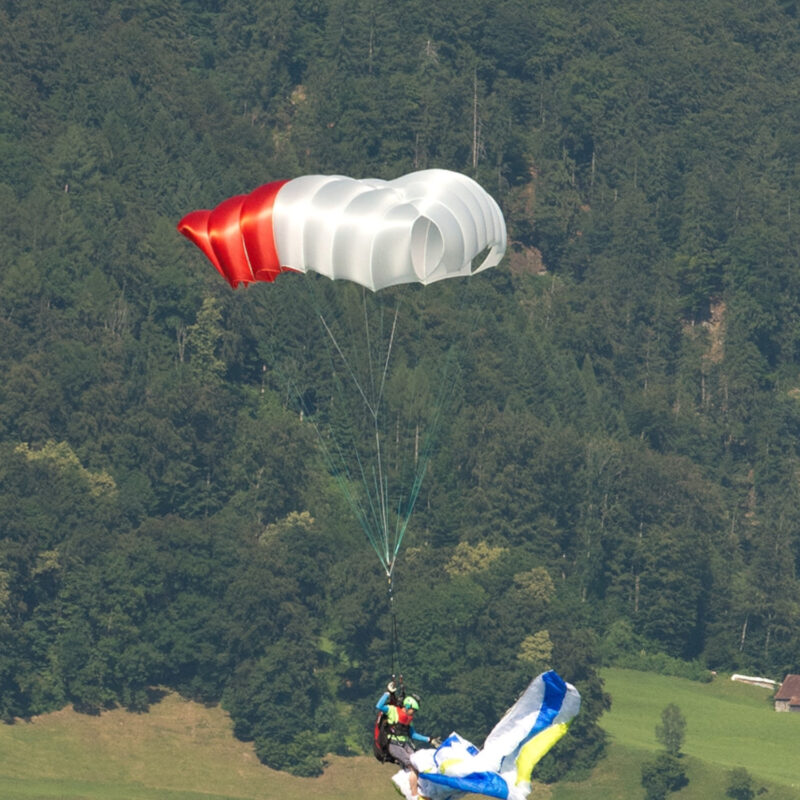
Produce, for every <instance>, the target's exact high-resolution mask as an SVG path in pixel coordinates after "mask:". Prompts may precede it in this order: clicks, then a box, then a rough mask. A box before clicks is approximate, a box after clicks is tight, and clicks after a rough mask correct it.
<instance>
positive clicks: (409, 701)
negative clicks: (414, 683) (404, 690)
mask: <svg viewBox="0 0 800 800" xmlns="http://www.w3.org/2000/svg"><path fill="white" fill-rule="evenodd" d="M403 708H413V709H414V711H419V703H418V702H417V699H416V697H411V696H409V697H406V699H405V700H403Z"/></svg>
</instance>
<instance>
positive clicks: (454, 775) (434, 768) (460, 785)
mask: <svg viewBox="0 0 800 800" xmlns="http://www.w3.org/2000/svg"><path fill="white" fill-rule="evenodd" d="M580 704H581V697H580V694H579V693H578V690H577V689H576V688H575V687H574V686H572V685H571V684H569V683H566V682H565V681H564V680H563V679H562V678H561V677H560V676H559V675H558V674H557V673H556V672H554V671H552V670H550V671H549V672H545V673H543V674H541V675H539V676H538V677H536V678H534V679H533V681H531V683H530V685H529V686H528V688H527V689H526V690H525V691H524V692H523V694H522V696H521V697H520V698H519V700H517V702H516V703H515V704H514V705H513V706H512V707H511V708H510V709H509V710H508V711H507V712H506V714H505V716H504V717H503V718H502V719H501V720H500V722H498V723H497V725H495V727H494V729H493V730H492V732H491V733H490V734H489V735H488V736H487V737H486V741H485V742H484V744H483V748H482V749H481V750H478V748H476V747H475V746H474V745H472V744H470V743H469V742H468V741H467V740H466V739H464V738H462V737H461V736H459V735H458V734H457V733H452V734H451V735H450V736H448V737H447V739H446V740H445V741H444V742H442V744H441V745H440V746H439V747H438V748H437V749H436V750H431V749H428V750H419V751H417V752H416V753H415V754H414V755H413V756H412V760H413V762H414V765H415V766H416V767H417V769H418V770H419V792H420V794H421V795H423V796H424V797H426V798H429V799H430V800H453V799H454V798H458V797H461V796H463V795H464V794H466V793H471V794H483V795H487V796H489V797H499V798H508V800H524V799H525V798H527V797H528V795H529V794H530V790H531V773H532V771H533V768H534V766H536V764H537V763H538V762H539V760H540V759H541V758H542V757H543V756H544V755H545V754H546V753H547V752H548V751H549V750H550V748H551V747H552V746H553V745H554V744H555V743H556V742H557V741H558V740H559V739H560V738H561V737H562V736H563V735H564V734H565V733H566V732H567V729H568V728H569V725H570V722H571V721H572V719H573V718H574V717H575V715H576V714H577V713H578V711H579V710H580ZM392 780H393V781H394V782H395V785H396V786H397V788H398V789H399V790H400V792H401V793H403V794H405V795H406V797H410V796H411V795H410V793H409V789H408V775H407V773H404V772H402V771H401V772H399V773H397V774H396V775H395V776H394V777H393V779H392Z"/></svg>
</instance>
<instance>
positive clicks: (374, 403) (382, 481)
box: [317, 294, 407, 575]
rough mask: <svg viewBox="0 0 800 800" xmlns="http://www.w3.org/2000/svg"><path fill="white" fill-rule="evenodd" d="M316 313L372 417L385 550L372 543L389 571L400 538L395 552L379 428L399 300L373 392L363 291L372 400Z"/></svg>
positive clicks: (370, 535)
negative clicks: (377, 383) (376, 385)
mask: <svg viewBox="0 0 800 800" xmlns="http://www.w3.org/2000/svg"><path fill="white" fill-rule="evenodd" d="M317 313H318V316H319V318H320V321H321V323H322V326H323V328H324V329H325V332H326V333H327V334H328V337H329V338H330V340H331V342H332V343H333V346H334V348H335V349H336V352H337V353H338V354H339V357H340V358H341V359H342V361H343V363H344V365H345V367H346V368H347V372H348V373H349V375H350V379H351V380H352V381H353V384H354V385H355V387H356V389H358V392H359V394H360V395H361V398H362V400H363V401H364V405H365V406H366V408H367V410H368V411H369V413H370V415H371V417H372V422H373V427H374V429H375V459H376V460H375V463H376V467H377V473H375V471H374V470H373V480H372V483H373V486H374V491H375V503H376V504H377V506H378V508H377V510H376V508H375V504H374V503H373V500H372V495H371V493H370V492H367V495H368V497H369V503H370V508H371V511H372V516H373V518H374V519H375V522H376V523H377V525H376V527H377V529H378V530H379V531H380V532H381V545H382V550H383V553H382V554H381V553H380V552H378V547H377V546H376V544H374V543H373V549H375V550H376V552H378V557H379V558H380V560H381V563H382V564H383V567H384V569H385V570H386V571H387V574H389V575H390V574H391V570H392V569H393V567H394V558H395V556H396V555H397V550H398V548H399V542H397V543H396V544H395V547H394V548H393V552H390V550H391V548H390V535H389V486H388V476H386V475H385V474H384V464H383V446H382V443H381V432H380V411H381V403H382V401H383V393H384V390H385V388H386V378H387V375H388V373H389V363H390V361H391V356H392V349H393V347H394V339H395V333H396V331H397V320H398V317H399V315H400V306H399V304H398V306H397V307H396V308H395V312H394V319H393V320H392V328H391V332H390V334H389V343H388V345H387V348H386V358H385V359H384V362H383V369H382V372H381V380H380V384H379V387H378V391H377V394H374V392H375V383H374V375H373V372H372V370H373V363H372V362H373V358H372V344H371V339H370V335H369V318H368V314H367V306H366V294H364V327H365V336H366V341H367V352H368V365H369V370H370V382H371V383H372V389H373V394H374V396H373V399H372V400H370V398H368V397H367V392H366V391H365V389H364V387H363V386H362V385H361V381H359V379H358V376H357V375H356V373H355V370H354V369H353V367H352V366H351V364H350V362H349V360H348V358H347V356H346V355H345V353H344V351H343V350H342V348H341V346H340V345H339V342H338V341H337V339H336V336H335V335H334V333H333V331H332V330H331V327H330V326H329V325H328V323H327V321H326V320H325V317H324V315H323V314H322V313H321V312H319V311H318V312H317ZM356 458H357V459H358V463H359V469H360V470H361V476H362V481H363V482H364V485H365V487H366V486H368V485H369V484H368V483H367V479H366V476H365V475H364V470H363V466H362V464H361V459H360V457H359V456H358V452H357V451H356ZM351 505H352V504H351ZM406 524H407V520H406ZM362 527H364V524H363V522H362ZM367 535H368V538H369V539H370V542H371V543H372V542H373V539H375V538H376V537H375V536H374V534H373V532H372V531H369V533H368V534H367Z"/></svg>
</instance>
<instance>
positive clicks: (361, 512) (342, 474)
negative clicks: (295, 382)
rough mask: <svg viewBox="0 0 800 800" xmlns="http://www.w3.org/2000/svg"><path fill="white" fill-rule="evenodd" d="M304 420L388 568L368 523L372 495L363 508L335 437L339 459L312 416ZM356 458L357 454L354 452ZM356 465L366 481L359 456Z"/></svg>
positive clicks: (297, 393) (371, 515)
mask: <svg viewBox="0 0 800 800" xmlns="http://www.w3.org/2000/svg"><path fill="white" fill-rule="evenodd" d="M294 392H295V394H296V396H297V398H298V401H302V398H301V395H300V392H299V391H298V390H297V389H296V388H295V389H294ZM306 420H307V421H309V422H311V424H312V426H313V428H314V432H315V433H316V434H317V439H318V441H319V445H320V449H321V450H322V453H323V456H324V458H325V462H326V464H327V467H328V470H329V471H330V473H331V474H332V475H333V478H334V480H335V481H336V485H337V486H338V487H339V490H340V491H341V493H342V495H343V497H344V498H345V500H346V501H347V504H348V505H349V506H350V510H351V511H352V512H353V516H355V518H356V519H357V520H358V522H359V524H360V525H361V528H362V530H363V531H364V533H365V534H366V537H367V540H368V541H369V543H370V545H371V546H372V549H373V550H374V551H375V553H376V555H377V556H378V559H379V560H380V562H381V564H382V565H383V567H384V569H388V568H389V559H388V556H387V555H386V548H385V547H384V546H383V542H379V541H378V540H377V539H376V537H375V535H374V533H373V529H374V528H373V525H372V524H371V523H370V517H372V519H373V520H374V519H375V518H376V516H377V515H376V511H375V509H374V507H373V506H372V496H371V495H370V494H369V493H367V497H368V500H369V502H370V507H369V508H365V507H364V505H363V504H362V503H361V502H360V501H359V499H358V497H357V496H356V495H355V493H354V492H353V491H352V490H351V488H350V483H349V480H350V478H351V475H350V470H349V469H348V467H347V460H346V459H345V457H344V454H343V453H342V452H341V448H340V447H339V445H338V443H337V442H336V439H335V438H334V439H333V443H334V446H335V447H336V450H337V453H338V456H339V459H338V461H337V460H336V459H335V458H334V457H333V454H332V452H331V449H330V447H329V446H328V444H327V443H326V441H325V438H324V437H323V435H322V431H321V430H320V428H319V425H317V423H316V422H315V421H314V419H313V417H311V416H308V417H306ZM356 456H357V458H358V454H356ZM358 465H359V469H360V471H361V478H362V481H366V475H365V474H364V467H363V464H362V463H361V460H360V458H358Z"/></svg>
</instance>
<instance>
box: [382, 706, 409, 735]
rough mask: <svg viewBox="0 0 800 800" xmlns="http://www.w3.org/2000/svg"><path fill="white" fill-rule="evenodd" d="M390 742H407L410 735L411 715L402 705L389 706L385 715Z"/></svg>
mask: <svg viewBox="0 0 800 800" xmlns="http://www.w3.org/2000/svg"><path fill="white" fill-rule="evenodd" d="M386 721H387V723H388V733H389V741H390V742H407V741H408V737H409V736H410V735H411V723H412V721H413V717H412V716H411V714H409V713H408V710H407V709H405V708H403V707H402V706H389V713H388V714H387V715H386Z"/></svg>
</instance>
